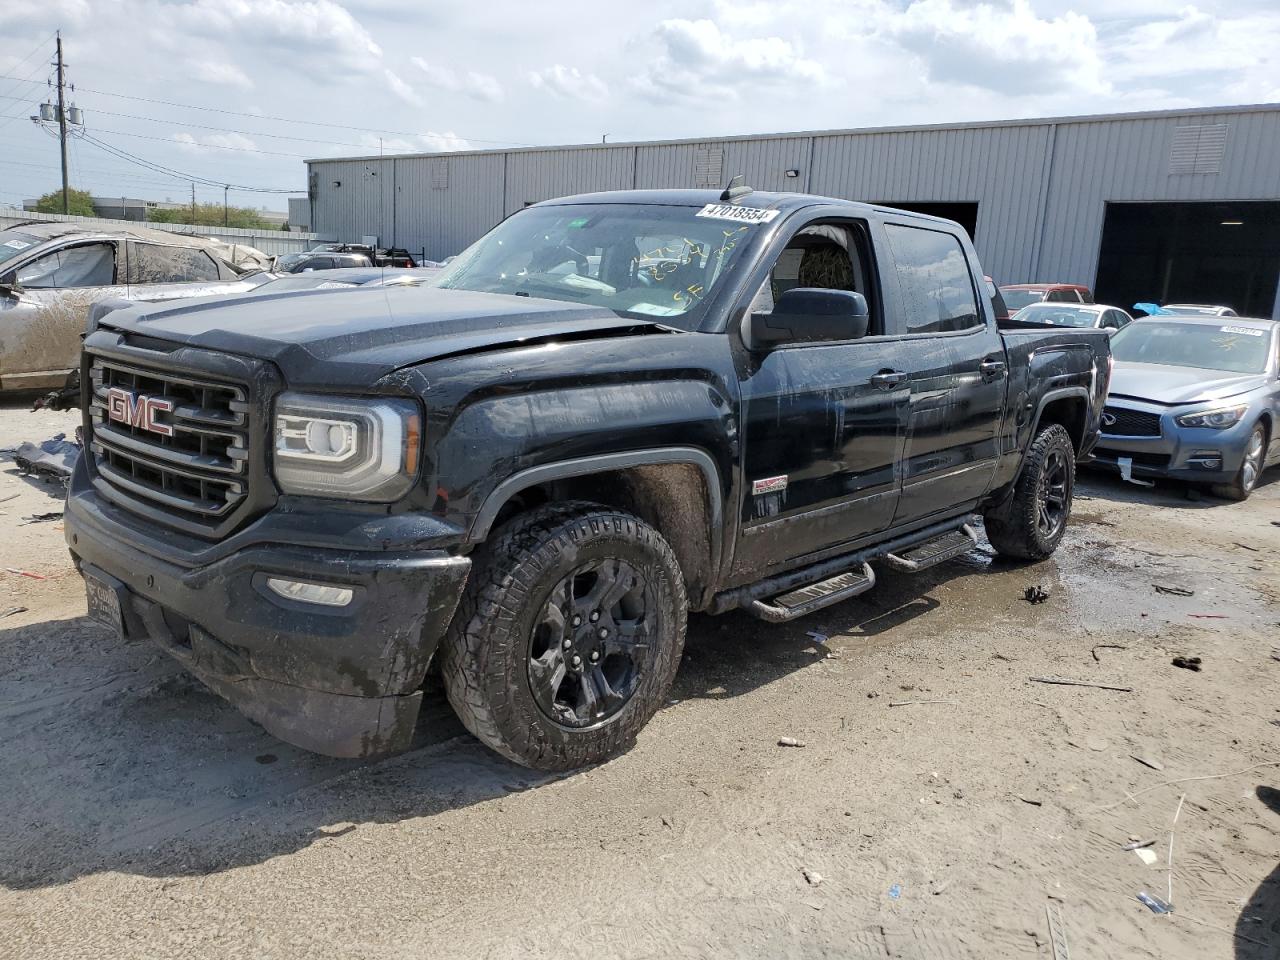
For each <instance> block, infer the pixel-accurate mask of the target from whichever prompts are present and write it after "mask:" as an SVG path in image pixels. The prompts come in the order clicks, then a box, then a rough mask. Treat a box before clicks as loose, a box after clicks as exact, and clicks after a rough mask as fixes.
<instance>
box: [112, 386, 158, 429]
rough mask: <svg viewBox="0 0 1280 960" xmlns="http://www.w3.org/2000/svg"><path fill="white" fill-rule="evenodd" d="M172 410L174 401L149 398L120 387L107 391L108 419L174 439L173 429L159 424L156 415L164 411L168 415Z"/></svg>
mask: <svg viewBox="0 0 1280 960" xmlns="http://www.w3.org/2000/svg"><path fill="white" fill-rule="evenodd" d="M172 409H173V401H172V400H165V399H163V398H162V397H148V396H147V395H146V394H142V393H132V392H130V391H128V390H122V389H121V388H120V387H112V388H111V389H109V390H108V391H107V419H109V420H114V421H116V423H125V424H128V425H129V426H131V427H141V428H142V429H143V430H150V431H151V432H152V433H158V434H160V435H161V436H162V437H172V436H173V427H171V426H169V424H167V423H159V422H158V421H157V420H156V414H157V413H160V412H162V411H163V412H165V413H168V412H169V411H171V410H172Z"/></svg>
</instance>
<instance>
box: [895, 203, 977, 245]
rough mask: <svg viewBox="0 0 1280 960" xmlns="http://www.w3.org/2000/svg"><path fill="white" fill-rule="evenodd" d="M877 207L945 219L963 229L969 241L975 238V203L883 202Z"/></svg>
mask: <svg viewBox="0 0 1280 960" xmlns="http://www.w3.org/2000/svg"><path fill="white" fill-rule="evenodd" d="M876 205H877V206H881V207H897V208H898V209H899V210H910V211H911V212H912V213H924V214H928V215H929V216H931V217H946V218H947V219H948V220H954V221H955V222H956V223H958V224H960V226H962V227H964V228H965V230H966V231H967V232H968V234H969V239H971V240H972V239H973V238H974V236H976V233H975V231H976V230H977V229H978V205H977V204H976V203H913V202H911V201H897V200H883V201H877V203H876Z"/></svg>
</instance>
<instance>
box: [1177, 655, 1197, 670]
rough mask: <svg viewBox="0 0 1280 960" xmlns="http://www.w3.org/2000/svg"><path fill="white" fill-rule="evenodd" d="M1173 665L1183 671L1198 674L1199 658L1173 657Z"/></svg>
mask: <svg viewBox="0 0 1280 960" xmlns="http://www.w3.org/2000/svg"><path fill="white" fill-rule="evenodd" d="M1173 665H1174V666H1175V667H1181V668H1182V669H1183V670H1194V671H1195V672H1196V673H1199V672H1200V658H1199V657H1174V658H1173Z"/></svg>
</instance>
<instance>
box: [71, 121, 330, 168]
mask: <svg viewBox="0 0 1280 960" xmlns="http://www.w3.org/2000/svg"><path fill="white" fill-rule="evenodd" d="M94 129H95V130H97V131H98V132H99V133H109V134H111V135H112V136H113V137H133V138H134V139H136V140H155V141H156V142H157V143H167V144H170V145H172V146H179V147H180V146H184V145H185V146H188V147H208V148H209V149H210V150H235V151H237V152H239V153H262V154H266V155H267V156H269V157H290V158H291V159H294V160H305V159H306V158H307V155H306V154H305V153H281V152H280V151H279V150H259V149H257V148H256V147H227V146H223V145H222V144H218V143H200V142H199V141H198V140H195V139H194V138H193V139H192V141H191V142H190V143H186V142H185V141H182V140H175V139H173V138H172V137H152V136H149V135H148V134H145V133H126V132H125V131H124V130H104V129H102V128H101V127H95V128H94Z"/></svg>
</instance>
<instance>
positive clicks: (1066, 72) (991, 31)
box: [883, 0, 1108, 95]
mask: <svg viewBox="0 0 1280 960" xmlns="http://www.w3.org/2000/svg"><path fill="white" fill-rule="evenodd" d="M883 33H884V34H885V35H886V36H888V37H890V38H892V39H894V40H896V41H897V42H898V43H899V44H901V45H902V46H903V47H904V48H905V49H907V50H909V51H911V52H912V53H914V54H915V55H916V56H917V57H918V58H919V59H920V60H921V61H922V63H923V65H924V68H925V71H926V74H927V76H928V78H929V79H930V80H932V81H935V82H937V83H941V84H961V85H964V86H973V87H982V88H985V89H988V90H995V91H998V92H1002V93H1009V94H1023V95H1025V94H1040V93H1050V92H1054V93H1062V92H1064V90H1065V91H1076V92H1080V93H1085V94H1100V93H1105V92H1107V90H1108V83H1107V80H1106V76H1105V72H1104V69H1103V59H1102V57H1101V56H1100V53H1099V44H1098V34H1097V30H1096V29H1095V28H1094V25H1093V23H1092V22H1091V21H1090V20H1089V19H1088V18H1087V17H1084V16H1082V15H1081V14H1078V13H1070V12H1068V13H1064V14H1063V15H1062V16H1060V17H1054V18H1053V19H1044V18H1041V17H1039V16H1037V15H1036V13H1035V12H1034V11H1033V10H1032V9H1031V6H1030V4H1029V3H1028V2H1027V0H1013V2H1012V3H1010V4H1008V5H1003V6H1002V5H998V4H992V3H979V4H975V5H966V4H964V3H963V2H958V0H916V2H914V3H912V4H911V5H910V6H909V7H907V8H906V10H905V11H903V12H902V14H901V15H900V16H897V17H894V16H892V15H890V16H888V17H886V22H885V23H884V26H883Z"/></svg>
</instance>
